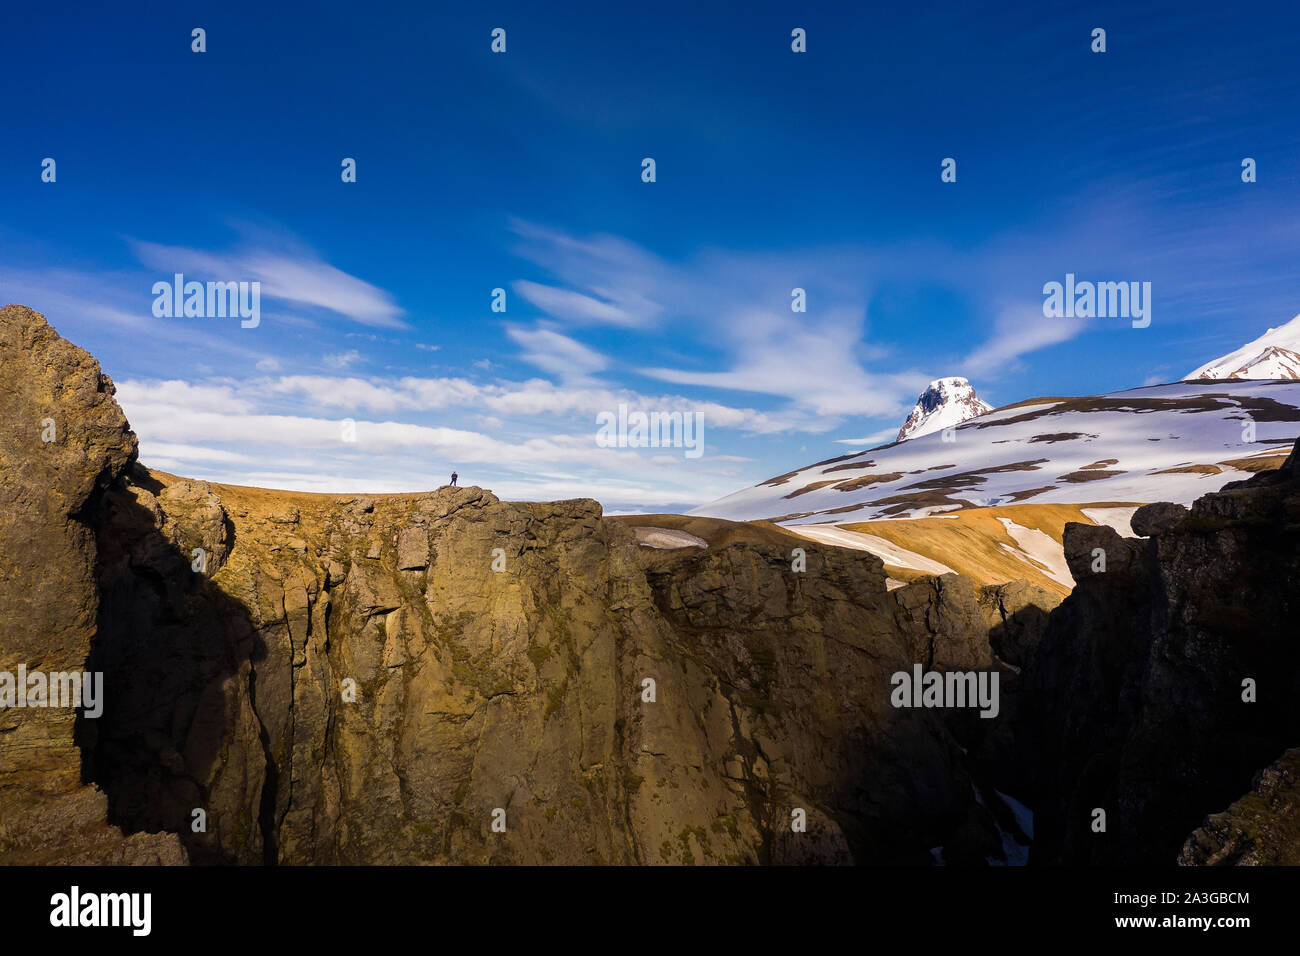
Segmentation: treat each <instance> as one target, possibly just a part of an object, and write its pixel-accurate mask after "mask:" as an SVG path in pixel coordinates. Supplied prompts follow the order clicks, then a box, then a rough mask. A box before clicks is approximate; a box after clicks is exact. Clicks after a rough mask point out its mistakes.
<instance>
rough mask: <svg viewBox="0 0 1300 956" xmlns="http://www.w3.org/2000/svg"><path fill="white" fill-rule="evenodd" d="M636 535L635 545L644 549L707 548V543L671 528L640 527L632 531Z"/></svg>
mask: <svg viewBox="0 0 1300 956" xmlns="http://www.w3.org/2000/svg"><path fill="white" fill-rule="evenodd" d="M632 530H633V531H634V532H635V533H636V543H637V544H639V545H641V546H642V547H644V548H662V549H673V548H707V547H708V546H709V542H707V541H705V540H704V539H703V538H697V537H696V536H695V535H693V534H690V533H689V532H686V531H675V530H673V529H672V528H653V527H650V526H649V525H640V526H638V527H635V528H633V529H632Z"/></svg>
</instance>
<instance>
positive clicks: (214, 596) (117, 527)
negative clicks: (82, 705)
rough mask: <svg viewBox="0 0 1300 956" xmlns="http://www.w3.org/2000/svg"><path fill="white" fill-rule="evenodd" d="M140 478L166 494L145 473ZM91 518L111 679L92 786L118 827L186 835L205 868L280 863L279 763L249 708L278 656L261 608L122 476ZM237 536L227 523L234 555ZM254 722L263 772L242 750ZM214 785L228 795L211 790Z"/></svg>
mask: <svg viewBox="0 0 1300 956" xmlns="http://www.w3.org/2000/svg"><path fill="white" fill-rule="evenodd" d="M132 480H133V481H134V483H135V484H136V485H137V486H138V487H141V488H143V489H145V490H147V491H149V492H150V493H157V492H159V491H161V486H160V485H158V484H157V483H156V482H155V481H154V480H153V479H152V478H149V477H147V476H146V475H144V474H143V473H142V472H140V471H139V470H137V472H136V475H135V477H134V478H133V479H132ZM81 517H82V518H83V520H85V521H86V522H87V524H88V525H89V526H90V527H91V528H92V529H93V531H94V533H95V537H96V542H97V555H96V567H95V577H96V583H97V586H98V589H99V613H98V631H97V634H96V636H95V638H94V640H93V641H92V643H91V650H90V655H89V657H88V659H87V663H86V669H87V670H88V671H99V672H102V673H103V675H104V691H103V697H104V705H103V712H102V714H101V715H100V716H99V717H98V718H96V719H87V718H86V717H84V716H79V717H78V722H77V743H78V746H79V747H80V749H81V752H82V779H83V782H87V783H94V784H96V785H98V786H99V787H100V789H102V790H103V791H104V792H105V793H106V794H107V796H108V802H109V823H111V824H113V825H115V826H118V827H120V828H121V829H122V830H123V832H124V833H126V834H128V835H129V834H132V833H136V832H141V831H143V832H158V831H167V832H172V833H175V834H177V835H178V836H179V838H180V840H181V843H182V844H183V845H184V846H185V848H186V850H187V852H188V853H189V857H190V861H191V862H192V863H195V864H249V863H253V864H256V863H259V862H261V863H265V864H274V863H275V861H276V844H275V829H276V828H275V821H274V803H275V792H276V783H277V781H276V779H275V765H274V761H273V760H271V759H270V754H269V752H268V750H269V748H268V747H267V745H266V739H267V738H266V731H265V729H264V728H263V727H262V726H261V722H260V720H259V719H258V717H257V714H256V710H255V706H254V707H252V708H249V709H251V710H252V711H253V712H252V713H251V714H250V713H247V712H241V704H242V703H243V702H244V701H249V702H254V704H255V699H256V698H255V696H254V686H253V685H254V675H255V673H256V668H257V665H258V662H259V661H260V660H262V659H264V658H265V656H266V646H265V643H264V642H263V640H262V638H261V636H260V635H259V634H258V632H257V630H256V628H255V627H254V626H253V624H252V620H251V616H250V614H249V611H248V609H247V608H246V607H245V606H244V605H243V604H241V603H240V602H239V601H237V600H235V599H234V598H232V597H231V596H229V595H228V594H226V593H224V592H223V591H222V590H221V589H220V588H218V587H217V586H216V585H215V584H213V583H212V581H211V580H210V577H209V576H210V575H211V573H213V572H214V571H215V570H216V569H217V568H216V565H215V562H216V561H217V556H215V555H213V556H209V559H208V560H209V562H212V563H209V565H208V567H207V568H206V572H207V573H206V574H205V573H200V572H197V571H195V570H194V569H193V568H192V566H191V562H192V561H193V558H192V555H191V553H189V552H186V551H183V550H182V549H181V548H179V547H178V546H176V545H175V544H173V543H172V542H171V541H169V540H168V539H167V538H166V537H165V536H164V534H163V529H162V527H161V526H160V522H159V520H158V517H157V516H156V515H155V514H154V513H152V512H151V510H150V509H149V508H147V507H144V506H142V505H141V504H140V503H139V501H138V500H137V499H136V498H135V497H134V496H133V495H132V494H131V493H130V491H129V490H127V488H126V487H124V485H123V482H122V481H121V480H119V481H117V482H114V484H113V485H111V486H110V487H109V488H108V489H106V490H104V491H102V492H100V493H97V494H96V495H94V496H93V497H92V499H91V501H90V502H89V503H88V506H87V508H86V509H85V513H84V514H83V515H82V516H81ZM233 533H234V529H233V526H232V525H231V524H230V522H229V520H228V519H227V520H226V535H227V536H226V545H227V548H226V551H225V553H226V554H228V553H229V549H230V548H233V546H234V537H233ZM245 661H247V662H249V666H248V667H245ZM244 670H247V676H241V671H244ZM238 680H246V681H247V684H248V686H247V688H246V689H242V690H241V689H240V688H239V687H237V686H236V685H234V684H233V683H232V682H234V681H238ZM250 719H251V721H252V724H253V726H254V727H255V728H256V733H257V736H258V737H259V739H260V741H261V744H262V750H261V755H260V756H261V758H262V761H263V762H261V763H260V764H259V763H258V762H257V761H252V760H247V761H241V760H240V759H239V758H238V755H236V754H233V753H231V750H233V749H234V748H232V746H231V745H232V742H236V741H237V740H238V739H239V730H240V725H241V722H242V723H244V724H246V723H247V722H248V721H249V720H250ZM235 746H238V744H237V743H236V744H235ZM250 749H251V748H250ZM253 752H256V751H253ZM219 762H220V763H222V764H223V765H226V766H222V767H221V768H217V767H216V765H217V764H218V763H219ZM229 764H234V765H235V766H234V767H233V768H232V767H231V766H229ZM241 764H258V765H248V766H241ZM217 769H219V770H220V771H221V773H220V776H217V777H214V776H213V773H214V770H217ZM232 771H233V772H232ZM236 777H238V778H240V779H235V778H236ZM212 781H218V782H219V784H220V787H221V789H222V793H221V794H219V795H214V794H213V793H211V792H209V784H210V783H211V782H212ZM268 798H269V799H268ZM218 805H219V806H220V809H218ZM196 810H203V811H204V812H205V814H206V832H197V833H196V832H195V830H194V826H193V824H194V821H195V811H196ZM254 814H256V816H254ZM218 830H220V831H222V832H220V833H219V832H218ZM254 831H256V834H255V833H254ZM259 844H260V848H259V846H258V845H259ZM235 848H238V849H235Z"/></svg>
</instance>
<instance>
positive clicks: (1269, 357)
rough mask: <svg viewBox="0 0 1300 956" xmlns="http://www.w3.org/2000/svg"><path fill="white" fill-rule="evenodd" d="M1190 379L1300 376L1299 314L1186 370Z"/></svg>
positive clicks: (1289, 377) (1291, 377) (1284, 377)
mask: <svg viewBox="0 0 1300 956" xmlns="http://www.w3.org/2000/svg"><path fill="white" fill-rule="evenodd" d="M1186 377H1187V378H1189V379H1202V378H1204V379H1233V378H1279V379H1300V315H1297V316H1296V317H1295V318H1294V319H1292V320H1291V321H1290V322H1288V323H1287V324H1286V325H1283V326H1280V327H1279V328H1276V329H1269V330H1268V331H1267V332H1265V333H1264V334H1263V335H1261V336H1260V337H1259V338H1257V339H1255V340H1254V341H1253V342H1247V343H1246V344H1245V345H1243V346H1242V347H1241V348H1239V349H1237V351H1235V352H1229V353H1228V354H1227V355H1223V356H1220V357H1219V358H1217V359H1214V361H1212V362H1206V363H1205V364H1204V365H1202V366H1201V367H1200V368H1198V369H1196V370H1195V371H1192V372H1189V373H1187V376H1186Z"/></svg>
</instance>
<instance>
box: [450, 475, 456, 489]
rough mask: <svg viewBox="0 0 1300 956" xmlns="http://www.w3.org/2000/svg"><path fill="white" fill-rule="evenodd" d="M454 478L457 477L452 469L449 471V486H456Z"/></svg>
mask: <svg viewBox="0 0 1300 956" xmlns="http://www.w3.org/2000/svg"><path fill="white" fill-rule="evenodd" d="M456 478H457V475H456V473H455V472H454V471H453V472H452V473H451V486H452V487H453V488H455V487H456Z"/></svg>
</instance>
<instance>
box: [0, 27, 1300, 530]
mask: <svg viewBox="0 0 1300 956" xmlns="http://www.w3.org/2000/svg"><path fill="white" fill-rule="evenodd" d="M87 6H89V5H87ZM378 6H379V5H369V6H367V5H352V4H347V5H344V4H330V3H312V4H310V5H308V4H257V5H245V4H234V3H223V4H215V3H213V4H184V3H174V2H168V3H142V4H130V5H114V6H112V7H108V8H105V9H94V10H90V11H88V12H79V13H77V14H76V15H75V16H74V15H71V14H69V13H66V12H59V11H54V10H47V9H44V8H43V5H31V6H18V5H13V4H11V5H9V6H8V7H6V10H5V13H4V18H5V19H4V23H3V27H4V29H3V34H4V38H5V44H4V45H5V62H6V69H5V76H4V79H3V80H2V81H0V83H2V84H3V89H2V95H3V104H4V110H3V119H2V120H0V128H2V129H3V131H4V133H5V144H6V148H5V149H4V150H3V151H0V301H4V302H21V303H23V304H26V305H29V306H31V307H33V308H35V309H37V310H38V311H41V312H44V313H45V314H46V315H47V316H48V318H49V319H50V321H51V322H52V323H53V324H54V325H55V327H56V328H57V329H58V330H59V331H60V332H61V333H63V334H64V335H65V336H67V337H68V338H70V339H71V340H73V341H74V342H76V343H77V344H79V345H81V346H83V347H85V348H87V349H89V350H90V351H91V352H93V353H94V354H95V355H96V357H97V358H99V360H100V362H101V364H102V365H103V366H104V368H105V371H107V372H108V373H109V374H110V375H112V376H113V378H114V380H115V381H116V382H117V383H118V385H119V389H120V393H119V399H120V400H121V402H122V404H123V406H124V408H125V409H126V411H127V414H128V417H129V418H130V420H131V422H132V424H133V426H134V427H135V428H136V431H137V433H139V434H140V436H141V457H142V459H143V460H144V461H145V463H146V464H149V465H151V466H153V467H158V468H161V469H163V470H168V471H173V472H176V473H180V474H185V475H187V476H194V477H202V478H208V479H211V480H217V481H229V482H239V483H249V484H258V485H264V486H271V487H292V488H302V489H306V490H340V491H350V490H358V491H370V492H378V491H401V490H415V489H420V488H427V487H432V486H436V485H438V484H441V483H443V482H444V481H445V480H446V475H447V474H448V473H449V472H450V471H451V470H452V468H456V469H457V470H458V471H459V472H460V474H461V476H462V483H472V484H480V485H483V486H484V487H489V488H492V489H493V490H494V491H495V492H496V493H498V494H499V495H500V496H502V497H508V498H534V499H545V498H556V497H575V496H592V497H596V498H598V499H600V500H601V501H602V502H604V503H605V505H606V506H607V508H609V509H610V510H628V509H644V510H657V509H672V510H678V509H685V508H688V507H691V506H693V505H696V504H700V503H703V502H705V501H708V500H712V499H713V498H716V497H718V496H720V495H723V494H726V493H728V492H730V491H733V490H736V489H738V488H740V487H744V486H746V485H749V484H753V483H754V482H756V481H759V480H762V479H765V478H767V477H770V476H772V475H775V474H779V473H782V472H785V471H789V470H791V469H793V468H796V467H799V466H802V465H805V464H808V463H810V462H812V461H815V460H818V459H821V458H826V457H830V456H833V455H837V454H842V453H844V452H845V451H847V450H849V449H850V448H852V447H855V446H854V445H852V444H845V443H844V442H846V441H847V442H852V441H856V440H860V439H862V440H870V441H871V443H873V444H874V443H878V442H879V441H881V440H883V439H884V437H885V436H886V435H888V434H890V433H892V432H893V431H894V430H896V429H897V427H898V425H899V423H900V422H901V421H902V419H903V418H904V417H905V415H906V413H907V411H908V410H909V408H910V407H911V404H912V402H913V401H914V400H915V398H916V395H917V393H918V392H919V391H920V390H921V389H922V388H923V387H924V386H925V384H926V383H927V382H928V381H929V380H930V379H932V378H936V377H940V376H947V375H965V376H967V377H968V378H970V379H971V381H972V383H973V384H974V385H975V387H976V389H977V391H978V392H979V394H980V395H981V396H982V397H984V398H985V399H986V400H988V401H990V402H992V403H993V404H995V405H997V404H1007V403H1010V402H1014V401H1018V400H1020V399H1023V398H1027V397H1031V396H1035V395H1043V394H1049V395H1060V394H1088V393H1093V392H1099V391H1106V390H1114V389H1118V388H1125V387H1131V386H1137V385H1142V384H1144V383H1150V382H1157V381H1170V380H1176V379H1177V378H1179V377H1180V376H1181V375H1182V374H1184V373H1185V372H1187V371H1188V370H1190V369H1192V368H1194V367H1196V366H1198V365H1200V364H1201V363H1203V362H1205V361H1207V360H1209V359H1210V358H1213V357H1215V356H1218V355H1220V354H1222V353H1224V352H1228V351H1230V350H1232V349H1234V348H1236V347H1237V346H1239V345H1241V344H1242V343H1243V342H1245V341H1247V340H1249V339H1252V338H1255V337H1256V336H1258V335H1259V334H1260V333H1262V332H1263V331H1264V330H1265V329H1266V328H1268V327H1270V326H1276V325H1280V324H1282V323H1283V322H1285V321H1287V320H1288V319H1290V318H1291V317H1292V316H1293V315H1295V314H1296V313H1297V312H1300V288H1298V285H1300V281H1298V276H1300V268H1298V266H1297V263H1300V255H1298V253H1300V216H1297V197H1298V196H1300V133H1297V129H1298V127H1297V123H1296V117H1297V116H1300V70H1297V69H1296V67H1295V50H1294V40H1293V38H1294V36H1295V35H1296V32H1297V27H1300V13H1297V12H1296V8H1295V6H1294V5H1293V4H1267V3H1266V4H1258V5H1239V6H1235V7H1225V6H1224V5H1220V4H1214V5H1211V4H1199V5H1198V4H1186V3H1170V4H1161V5H1145V4H1134V3H1125V4H1091V5H1089V4H1083V5H1072V6H1071V7H1069V8H1068V9H1062V10H1059V11H1057V10H1053V11H1052V12H1051V15H1050V16H1048V15H1046V14H1045V12H1044V11H1045V9H1046V8H1045V7H1044V6H1043V5H1042V4H1030V3H1024V4H1016V3H1008V4H993V5H988V6H987V7H983V6H976V5H973V4H969V3H967V4H955V3H954V4H921V5H890V8H889V9H878V10H877V9H867V8H865V7H864V6H863V5H860V4H848V3H844V4H831V3H824V4H817V5H815V9H814V10H813V12H811V13H810V12H806V10H805V6H806V5H796V4H784V5H782V4H761V3H760V4H747V5H745V6H744V7H739V8H734V9H730V10H723V9H720V7H721V6H722V5H701V4H698V3H695V4H687V3H681V4H675V3H656V4H652V5H646V6H640V7H634V8H629V9H617V10H615V9H611V8H610V5H608V4H572V3H570V4H546V5H538V4H495V5H492V6H490V7H479V6H478V5H473V6H471V5H459V6H458V7H457V8H448V9H441V8H440V7H441V5H438V4H392V5H383V6H384V9H376V7H378ZM543 6H544V9H539V7H543ZM728 6H732V5H728ZM904 6H906V8H905V9H904V8H902V7H904ZM701 7H706V9H701ZM194 27H203V28H204V29H205V30H206V31H207V52H206V53H202V54H197V53H193V52H191V49H190V46H191V39H190V31H191V29H192V28H194ZM496 27H502V28H504V29H505V30H506V31H507V34H506V35H507V51H506V53H504V54H494V53H492V52H491V51H490V43H491V37H490V33H491V31H492V29H493V28H496ZM795 27H802V28H804V29H805V30H806V31H807V36H808V41H807V42H808V52H806V53H803V54H795V53H793V52H792V51H791V49H790V32H791V30H792V29H793V28H795ZM1094 27H1103V28H1105V29H1106V31H1107V52H1105V53H1104V54H1094V53H1092V52H1091V50H1090V42H1091V31H1092V29H1093V28H1094ZM45 157H51V158H53V159H55V160H56V162H57V180H56V182H54V183H45V182H42V181H41V161H42V160H43V159H44V158H45ZM344 157H353V158H355V159H356V161H357V164H358V166H357V168H358V175H357V182H355V183H343V182H342V181H341V179H340V164H341V161H342V159H343V158H344ZM644 157H653V158H654V159H655V161H656V164H657V181H656V182H654V183H644V182H642V181H641V161H642V159H643V158H644ZM945 157H953V158H955V159H956V160H957V182H955V183H943V182H941V181H940V162H941V160H942V159H943V158H945ZM1244 157H1252V158H1254V159H1255V160H1256V162H1257V165H1258V181H1257V182H1255V183H1250V184H1246V183H1243V182H1242V181H1241V161H1242V159H1243V158H1244ZM176 272H184V273H185V275H186V278H188V279H198V280H202V281H206V280H214V281H235V280H250V281H251V280H256V281H260V282H261V283H262V307H261V308H262V320H261V324H260V325H259V326H258V327H257V328H252V329H244V328H241V327H240V325H239V322H238V321H237V320H232V319H221V318H156V317H155V316H154V315H153V312H152V305H153V300H154V296H153V294H152V292H151V288H152V285H153V283H154V282H157V281H160V280H169V279H170V278H171V276H172V275H173V274H174V273H176ZM1067 272H1073V273H1075V274H1076V275H1078V276H1079V277H1080V278H1090V279H1094V280H1104V281H1121V280H1124V281H1149V282H1151V283H1152V293H1153V310H1152V324H1151V326H1150V327H1149V328H1146V329H1134V328H1131V326H1130V324H1129V323H1128V322H1127V321H1125V320H1122V319H1048V318H1044V317H1043V315H1042V302H1043V295H1042V286H1043V284H1044V283H1046V282H1049V281H1061V280H1062V279H1063V278H1064V275H1065V274H1066V273H1067ZM498 287H501V288H504V289H506V290H507V311H506V312H505V313H494V312H492V311H491V309H490V303H491V290H492V289H494V288H498ZM795 287H802V288H804V289H806V290H807V297H808V311H807V312H806V313H803V314H795V313H792V312H791V310H790V291H791V289H792V288H795ZM620 403H627V404H628V405H629V406H630V407H632V408H643V409H645V410H647V411H648V410H656V409H660V410H672V409H679V410H685V411H699V412H701V413H702V414H703V415H704V422H705V439H706V445H707V447H706V453H705V454H704V455H703V456H701V457H699V458H687V457H686V456H684V455H683V454H682V453H681V452H680V451H679V450H674V449H639V450H638V449H608V448H599V447H597V446H596V444H595V440H594V436H595V434H596V425H595V418H596V415H597V414H598V413H600V412H601V411H615V410H616V409H617V407H618V405H619V404H620ZM344 419H352V420H353V421H355V422H356V432H355V434H356V441H355V442H344V441H341V440H340V438H339V435H340V424H339V423H340V422H341V421H342V420H344Z"/></svg>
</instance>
